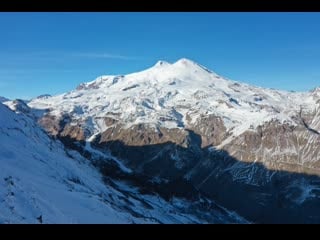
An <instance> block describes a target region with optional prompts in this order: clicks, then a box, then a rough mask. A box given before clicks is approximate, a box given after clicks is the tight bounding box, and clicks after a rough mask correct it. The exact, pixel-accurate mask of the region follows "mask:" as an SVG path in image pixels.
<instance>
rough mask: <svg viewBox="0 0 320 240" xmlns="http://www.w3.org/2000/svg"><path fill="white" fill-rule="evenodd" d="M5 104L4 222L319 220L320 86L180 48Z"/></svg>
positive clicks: (0, 218)
mask: <svg viewBox="0 0 320 240" xmlns="http://www.w3.org/2000/svg"><path fill="white" fill-rule="evenodd" d="M2 102H3V103H4V104H5V105H6V106H7V107H6V106H5V105H0V106H1V108H0V110H1V111H2V112H1V119H0V121H1V122H0V130H1V131H0V137H1V143H2V145H3V146H2V147H1V150H0V161H1V162H2V165H4V166H5V168H4V169H6V170H5V171H2V173H1V174H2V175H3V176H2V178H3V179H4V181H3V182H2V184H4V187H3V188H2V189H3V190H2V192H0V194H1V195H2V196H3V199H5V200H4V201H3V202H2V203H1V204H2V205H0V208H1V209H6V211H4V213H2V212H1V213H0V222H37V221H38V222H39V221H40V220H39V218H40V216H41V222H86V221H87V222H123V223H129V222H137V223H140V222H141V223H142V222H158V223H159V222H161V223H172V222H175V223H178V222H179V223H190V222H195V223H205V222H206V223H318V222H320V208H319V200H318V199H319V196H320V195H319V194H320V178H319V176H320V161H319V156H320V145H319V140H320V136H319V131H320V118H319V117H320V109H319V105H320V88H315V89H313V90H311V91H308V92H289V91H280V90H275V89H267V88H261V87H257V86H252V85H249V84H246V83H242V82H238V81H233V80H230V79H227V78H225V77H223V76H219V75H218V74H216V73H215V72H213V71H211V70H209V69H208V68H206V67H204V66H202V65H200V64H198V63H196V62H193V61H191V60H189V59H185V58H183V59H180V60H178V61H176V62H175V63H172V64H171V63H168V62H165V61H158V62H157V63H156V64H155V65H154V66H152V67H150V68H148V69H146V70H143V71H141V72H137V73H132V74H128V75H104V76H100V77H98V78H97V79H95V80H94V81H91V82H87V83H82V84H80V85H79V86H78V87H76V88H75V89H74V90H72V91H70V92H67V93H63V94H60V95H55V96H51V95H48V94H45V95H42V96H39V97H37V98H34V99H31V100H30V101H28V102H26V101H23V100H13V101H11V100H4V101H2ZM0 104H1V103H0ZM9 108H10V109H9ZM17 146H19V148H17ZM52 189H54V190H53V191H52ZM12 194H13V195H12ZM62 199H65V200H62ZM119 199H120V200H119ZM71 202H72V203H76V204H71ZM49 203H50V204H49ZM30 206H32V207H30ZM98 209H99V211H98ZM88 215H90V217H86V216H88Z"/></svg>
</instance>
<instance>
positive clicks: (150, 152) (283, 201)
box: [95, 131, 320, 223]
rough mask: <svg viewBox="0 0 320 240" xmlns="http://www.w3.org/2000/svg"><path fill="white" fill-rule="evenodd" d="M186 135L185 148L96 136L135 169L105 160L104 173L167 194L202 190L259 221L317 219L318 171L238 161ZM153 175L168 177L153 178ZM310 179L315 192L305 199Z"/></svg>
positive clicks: (190, 194)
mask: <svg viewBox="0 0 320 240" xmlns="http://www.w3.org/2000/svg"><path fill="white" fill-rule="evenodd" d="M189 137H190V139H191V142H190V144H189V145H188V147H187V148H184V147H181V146H179V145H177V144H175V143H172V142H166V143H163V144H154V145H144V146H127V145H125V144H124V143H123V142H121V141H109V142H99V138H97V140H96V142H95V146H96V147H99V148H101V149H108V150H110V151H111V153H112V154H113V155H114V156H116V157H118V158H119V159H121V160H122V161H124V163H125V164H126V165H127V166H129V167H130V168H132V169H133V170H134V173H133V174H125V173H121V171H118V172H117V171H114V169H113V170H112V168H110V167H109V166H107V167H105V168H101V170H102V172H103V173H104V174H105V175H106V176H112V175H113V176H114V177H117V178H119V179H123V180H130V181H133V182H135V183H136V184H138V185H140V186H143V188H142V189H144V190H143V191H145V192H157V193H160V194H161V195H162V196H163V197H165V198H166V199H170V198H171V197H172V196H180V197H186V198H190V199H194V198H197V196H198V195H199V193H201V194H204V195H206V196H208V197H210V198H212V199H213V200H215V201H216V202H217V203H219V204H221V205H222V206H224V207H226V208H228V209H230V210H234V211H236V212H237V213H239V214H240V215H241V216H243V217H245V218H247V219H248V220H249V221H253V222H257V223H320V205H319V203H320V201H319V200H318V196H320V178H319V177H318V176H314V175H306V174H301V173H292V172H286V171H273V170H269V169H267V168H266V167H265V166H263V165H262V164H260V163H254V164H253V163H246V162H242V161H239V160H238V159H235V158H233V157H232V156H230V155H229V154H228V152H226V151H221V150H220V151H217V150H214V149H211V150H209V149H208V148H201V137H200V136H199V135H197V134H196V133H194V132H192V131H189ZM156 178H158V179H165V180H166V181H162V182H161V183H157V184H156V183H155V182H156V181H155V179H156ZM310 185H313V186H314V189H313V190H312V192H311V193H312V194H313V195H314V196H313V198H309V199H307V200H305V201H303V197H304V193H305V190H306V189H307V186H310ZM317 187H319V190H317V189H316V188H317ZM299 202H302V203H301V204H300V203H299Z"/></svg>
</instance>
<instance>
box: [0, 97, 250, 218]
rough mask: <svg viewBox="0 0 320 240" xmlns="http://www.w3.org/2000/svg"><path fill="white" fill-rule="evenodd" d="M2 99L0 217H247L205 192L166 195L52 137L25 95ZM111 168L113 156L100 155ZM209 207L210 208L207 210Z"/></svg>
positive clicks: (0, 110)
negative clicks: (146, 190)
mask: <svg viewBox="0 0 320 240" xmlns="http://www.w3.org/2000/svg"><path fill="white" fill-rule="evenodd" d="M11 106H12V107H14V108H15V109H16V113H15V112H13V111H11V110H10V109H9V108H8V107H7V106H5V105H3V104H1V103H0V146H1V147H0V163H1V171H0V223H202V222H217V223H219V222H246V221H245V220H244V219H242V218H240V217H239V216H238V215H237V214H235V213H233V212H229V211H227V210H226V209H224V208H222V207H220V206H218V205H216V204H215V203H214V202H212V201H210V200H209V199H206V198H199V199H198V201H193V202H191V201H188V200H186V199H182V198H172V199H171V200H170V201H166V200H164V199H163V198H161V196H159V195H156V194H141V193H140V191H141V189H140V188H139V187H137V186H134V185H130V184H128V181H127V182H124V181H120V180H117V179H114V178H111V177H107V176H102V175H101V173H99V171H97V168H96V167H97V165H95V164H94V162H93V161H91V162H90V161H88V159H86V158H84V157H83V156H81V154H79V152H76V151H73V150H70V149H67V148H65V147H64V146H63V144H62V143H61V142H60V141H56V140H54V139H52V138H50V137H49V136H48V135H47V134H46V133H45V132H44V131H43V130H42V129H41V128H40V127H39V126H38V125H37V124H36V122H34V119H33V117H34V116H33V114H32V113H31V110H30V109H29V108H28V106H27V105H26V104H24V103H23V102H22V101H14V102H12V103H11ZM104 160H105V161H106V162H105V164H104V165H103V166H104V167H105V168H108V169H111V168H112V159H107V158H105V159H100V160H99V161H100V164H101V163H102V162H103V161H104ZM208 209H210V213H209V214H208V213H207V211H208Z"/></svg>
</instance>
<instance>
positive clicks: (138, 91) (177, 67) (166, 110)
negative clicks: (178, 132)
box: [29, 59, 314, 138]
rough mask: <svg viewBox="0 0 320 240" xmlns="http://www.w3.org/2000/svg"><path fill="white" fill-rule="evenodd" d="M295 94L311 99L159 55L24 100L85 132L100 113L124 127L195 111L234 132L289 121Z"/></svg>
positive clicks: (297, 99)
mask: <svg viewBox="0 0 320 240" xmlns="http://www.w3.org/2000/svg"><path fill="white" fill-rule="evenodd" d="M301 99H304V105H306V106H310V105H314V100H313V98H312V97H311V96H309V94H308V93H293V92H285V91H276V90H272V89H265V88H260V87H254V86H250V85H248V84H244V83H240V82H236V81H231V80H229V79H225V78H223V77H221V76H218V75H217V74H215V73H214V72H211V71H210V70H208V69H206V68H205V67H203V66H201V65H199V64H197V63H195V62H193V61H191V60H188V59H180V60H178V61H177V62H175V63H173V64H170V63H167V62H164V61H159V62H157V64H155V65H154V66H153V67H151V68H149V69H147V70H144V71H141V72H138V73H133V74H128V75H124V76H101V77H98V78H97V79H96V80H94V81H92V82H88V83H84V84H81V85H79V86H78V88H77V89H76V90H74V91H71V92H68V93H65V94H61V95H57V96H53V97H47V98H40V99H39V98H37V99H34V100H32V101H31V102H30V103H29V106H31V107H33V108H36V109H52V112H51V114H53V115H56V116H59V115H62V114H63V113H68V114H70V113H71V114H72V115H73V118H74V119H82V120H84V121H88V122H90V123H92V124H90V125H89V124H87V128H88V130H89V131H90V133H91V136H92V135H94V134H96V133H97V132H103V131H105V130H106V129H107V126H106V125H105V124H104V123H103V121H101V118H102V117H106V116H107V115H110V114H112V116H113V117H114V116H115V115H116V116H117V117H116V118H118V119H120V120H121V122H122V123H124V124H125V127H130V126H132V125H134V124H138V123H144V124H150V126H158V127H159V126H162V127H166V128H183V127H185V126H188V124H192V123H195V122H196V120H197V119H198V118H199V117H200V116H201V114H205V115H208V114H214V115H216V116H220V117H221V118H222V119H223V122H224V125H225V126H226V127H227V130H228V131H230V132H231V133H232V135H236V136H237V135H239V134H241V133H242V132H244V131H245V130H247V129H249V128H250V127H251V128H252V127H253V128H255V127H256V126H258V125H260V124H262V123H263V122H266V121H270V120H271V119H279V120H280V121H281V122H284V121H288V122H291V123H292V124H295V123H294V121H293V120H292V118H291V117H292V115H294V113H295V112H297V111H299V110H300V106H301V104H302V103H301ZM187 116H188V117H190V118H191V120H190V122H188V121H187ZM89 137H90V136H88V138H89Z"/></svg>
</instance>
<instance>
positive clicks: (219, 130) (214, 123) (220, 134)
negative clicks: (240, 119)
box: [189, 114, 227, 147]
mask: <svg viewBox="0 0 320 240" xmlns="http://www.w3.org/2000/svg"><path fill="white" fill-rule="evenodd" d="M189 125H190V127H189V128H190V129H191V130H193V131H194V132H195V133H197V134H199V135H200V136H201V147H207V146H211V145H214V146H216V145H219V144H220V143H221V142H222V141H223V140H224V139H225V138H226V137H227V129H226V127H225V126H224V123H223V121H222V119H221V118H220V117H217V116H215V115H213V114H210V115H201V116H200V117H199V118H198V119H197V121H196V122H195V123H193V124H191V123H190V122H189Z"/></svg>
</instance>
